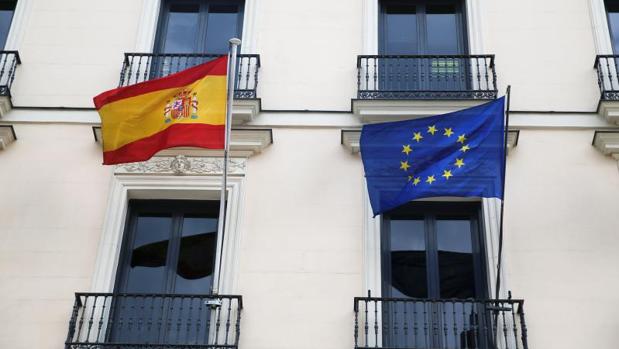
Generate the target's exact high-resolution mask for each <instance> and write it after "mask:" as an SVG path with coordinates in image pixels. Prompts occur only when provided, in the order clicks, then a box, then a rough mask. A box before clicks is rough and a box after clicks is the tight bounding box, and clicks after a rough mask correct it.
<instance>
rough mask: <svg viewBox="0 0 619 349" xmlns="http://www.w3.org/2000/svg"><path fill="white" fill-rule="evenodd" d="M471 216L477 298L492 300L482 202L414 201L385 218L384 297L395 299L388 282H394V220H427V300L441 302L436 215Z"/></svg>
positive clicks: (382, 235) (382, 234)
mask: <svg viewBox="0 0 619 349" xmlns="http://www.w3.org/2000/svg"><path fill="white" fill-rule="evenodd" d="M441 215H445V216H450V215H451V216H456V217H463V218H464V217H468V218H469V219H470V222H471V243H472V248H473V252H472V254H473V269H474V275H475V281H474V283H475V293H476V295H477V296H476V298H478V299H479V298H481V299H488V297H489V295H490V291H491V289H490V288H491V285H490V282H489V279H488V263H487V260H486V258H485V256H486V254H487V244H486V241H485V240H486V239H485V234H484V229H483V226H482V222H483V217H482V207H481V203H480V202H424V201H413V202H410V203H408V204H406V205H404V206H401V207H399V208H397V209H394V210H392V211H390V212H388V213H385V214H383V215H381V218H382V219H381V222H380V224H381V229H380V269H381V280H380V284H381V294H382V296H383V297H391V294H390V287H387V286H388V285H387V282H386V281H387V280H390V279H391V259H390V257H391V256H390V252H391V249H390V236H391V232H390V229H389V227H390V224H389V223H390V220H391V219H392V217H407V216H408V217H413V216H414V217H423V220H424V226H425V228H424V233H425V237H426V238H425V241H426V249H425V252H426V280H427V281H426V282H427V297H426V298H436V299H440V298H441V297H440V274H439V269H438V267H439V265H438V248H437V241H436V234H437V230H436V216H441Z"/></svg>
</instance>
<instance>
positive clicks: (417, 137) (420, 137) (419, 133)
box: [413, 132, 423, 143]
mask: <svg viewBox="0 0 619 349" xmlns="http://www.w3.org/2000/svg"><path fill="white" fill-rule="evenodd" d="M422 138H423V136H422V135H421V132H415V133H414V134H413V139H414V140H416V141H417V143H419V141H420V140H421V139H422Z"/></svg>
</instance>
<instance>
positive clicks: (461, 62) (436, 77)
mask: <svg viewBox="0 0 619 349" xmlns="http://www.w3.org/2000/svg"><path fill="white" fill-rule="evenodd" d="M496 97H497V82H496V72H495V66H494V55H444V56H430V55H407V56H393V55H363V56H358V57H357V99H355V100H353V112H354V113H355V114H356V115H358V116H360V117H361V119H362V121H363V122H375V121H392V120H401V119H410V118H414V117H423V116H428V115H435V114H442V113H447V112H451V111H455V110H459V109H463V108H468V107H472V106H475V105H478V104H481V103H484V102H486V101H488V100H491V99H495V98H496Z"/></svg>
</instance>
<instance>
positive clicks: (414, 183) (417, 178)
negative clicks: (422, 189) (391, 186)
mask: <svg viewBox="0 0 619 349" xmlns="http://www.w3.org/2000/svg"><path fill="white" fill-rule="evenodd" d="M419 182H421V177H415V179H413V185H417V184H419Z"/></svg>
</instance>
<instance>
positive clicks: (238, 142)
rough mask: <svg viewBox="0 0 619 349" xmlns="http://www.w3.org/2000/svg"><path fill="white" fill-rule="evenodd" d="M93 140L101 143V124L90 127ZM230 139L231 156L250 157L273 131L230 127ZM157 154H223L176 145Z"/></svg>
mask: <svg viewBox="0 0 619 349" xmlns="http://www.w3.org/2000/svg"><path fill="white" fill-rule="evenodd" d="M92 131H93V135H94V137H95V141H96V142H97V143H99V144H101V139H102V138H101V126H93V127H92ZM230 137H231V141H230V156H231V157H245V158H246V157H250V156H253V155H256V154H258V153H261V152H262V151H263V150H264V149H265V148H266V147H268V146H269V145H270V144H272V143H273V131H272V130H271V129H232V131H231V135H230ZM157 155H158V156H168V157H174V156H176V155H184V156H187V157H198V156H200V157H203V156H206V157H217V156H220V157H221V156H223V152H222V151H221V150H212V149H200V148H192V147H178V148H172V149H165V150H162V151H160V152H159V153H157Z"/></svg>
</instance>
